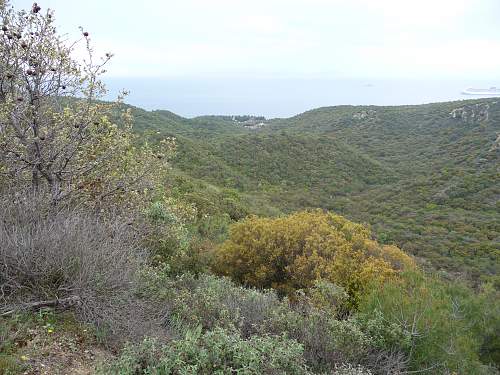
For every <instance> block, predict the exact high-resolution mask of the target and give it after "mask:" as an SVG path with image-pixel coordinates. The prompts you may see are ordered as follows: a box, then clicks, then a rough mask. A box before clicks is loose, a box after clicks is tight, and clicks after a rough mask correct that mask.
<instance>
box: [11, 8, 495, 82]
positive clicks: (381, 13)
mask: <svg viewBox="0 0 500 375" xmlns="http://www.w3.org/2000/svg"><path fill="white" fill-rule="evenodd" d="M11 3H12V4H13V5H14V6H15V7H16V8H23V7H24V8H26V7H30V5H31V4H32V1H27V0H13V1H11ZM38 3H39V5H40V6H42V8H44V9H46V8H47V7H48V8H52V9H54V10H55V11H56V22H57V24H58V25H60V30H62V31H64V32H65V33H68V34H69V35H70V36H73V35H75V36H76V35H77V33H78V26H83V27H84V28H85V30H87V31H88V32H89V33H90V34H91V37H92V39H93V42H94V44H95V46H96V51H98V52H100V53H104V52H108V51H109V52H112V53H114V55H115V57H114V59H113V62H112V64H111V65H110V67H109V75H110V76H112V77H160V78H173V77H174V78H179V77H213V76H245V77H253V76H255V77H261V78H266V77H285V78H287V77H312V78H373V79H376V78H381V79H383V78H394V79H398V78H412V79H435V78H440V79H442V78H449V79H455V78H462V79H463V78H469V79H497V78H498V77H500V22H499V20H500V1H499V0H376V1H375V0H182V1H179V0H177V1H171V0H143V1H129V0H120V1H118V0H85V1H74V0H40V1H38Z"/></svg>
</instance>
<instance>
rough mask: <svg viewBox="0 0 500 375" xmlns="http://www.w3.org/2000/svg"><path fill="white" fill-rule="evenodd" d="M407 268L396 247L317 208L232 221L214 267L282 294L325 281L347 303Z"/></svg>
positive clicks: (411, 264)
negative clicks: (339, 289)
mask: <svg viewBox="0 0 500 375" xmlns="http://www.w3.org/2000/svg"><path fill="white" fill-rule="evenodd" d="M408 267H414V262H413V260H412V259H411V258H410V257H409V256H408V255H406V254H405V253H404V252H403V251H401V250H400V249H399V248H397V247H396V246H382V245H380V244H378V243H377V242H376V241H373V240H372V239H371V233H370V230H369V229H368V228H366V227H365V226H363V225H361V224H356V223H353V222H351V221H349V220H347V219H345V218H344V217H342V216H339V215H335V214H333V213H329V212H323V211H321V210H315V211H302V212H297V213H294V214H292V215H289V216H286V217H280V218H259V217H255V216H253V217H249V218H247V219H246V220H244V221H241V222H239V223H236V224H234V225H233V227H232V228H231V231H230V236H229V239H228V240H227V241H226V242H224V243H223V244H222V245H221V246H220V247H219V248H218V250H217V253H216V261H215V265H214V269H215V271H216V272H218V273H219V274H222V275H226V276H229V277H231V278H232V279H234V280H236V281H238V282H240V283H242V284H245V285H249V286H254V287H257V288H269V287H271V288H274V289H276V290H278V291H279V292H280V293H281V294H284V295H292V294H293V293H294V292H295V291H296V290H299V289H307V288H310V287H312V286H313V285H314V283H315V282H316V281H318V280H326V281H329V282H331V283H333V284H335V285H338V286H341V287H343V288H344V289H345V290H346V291H347V293H348V294H349V297H350V302H351V303H352V304H356V303H357V300H358V298H359V296H360V294H361V293H363V291H364V290H365V289H366V287H367V286H368V285H369V284H371V283H372V282H378V281H384V280H386V279H390V278H394V277H395V276H396V275H397V273H398V272H399V271H401V270H403V269H406V268H408Z"/></svg>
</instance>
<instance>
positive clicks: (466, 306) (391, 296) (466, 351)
mask: <svg viewBox="0 0 500 375" xmlns="http://www.w3.org/2000/svg"><path fill="white" fill-rule="evenodd" d="M498 301H499V298H498V293H497V292H494V291H493V290H489V291H485V292H483V293H481V294H480V295H478V296H474V295H473V293H472V292H471V291H470V290H468V289H467V288H466V287H464V286H462V285H460V284H459V283H455V284H447V283H443V282H442V281H440V280H439V279H437V278H435V277H426V276H425V275H423V274H421V273H416V272H410V273H406V274H405V275H404V278H403V280H402V281H401V280H400V281H393V282H388V283H386V284H385V285H384V286H382V287H380V288H376V289H374V290H373V291H372V292H371V294H370V295H369V296H368V297H367V298H366V299H365V300H364V301H363V302H362V303H361V305H360V310H361V315H360V317H359V318H358V319H359V321H360V322H361V326H362V327H363V329H364V331H365V332H368V333H370V335H371V336H372V337H375V338H376V339H377V340H376V341H377V342H378V345H381V346H382V347H386V348H387V347H391V346H396V347H398V348H400V349H401V350H403V351H404V352H405V353H407V355H408V359H409V361H410V369H412V370H421V369H424V368H429V369H432V371H433V373H436V374H448V373H450V372H455V373H457V374H490V373H492V371H493V369H492V368H489V367H486V366H485V365H484V364H483V363H488V362H490V360H491V358H493V357H494V355H492V354H493V353H492V351H490V352H488V359H486V358H485V359H484V360H483V361H484V362H481V353H482V352H485V347H486V346H489V347H490V349H493V346H492V345H490V344H491V343H490V342H489V341H488V340H489V338H491V337H492V336H491V335H492V334H493V332H498V328H499V327H500V325H499V320H498V313H499V311H500V310H499V309H500V304H499V303H498ZM486 304H488V307H487V306H486ZM367 317H369V319H370V320H372V323H367V321H366V319H367ZM373 317H375V321H373ZM373 323H375V326H374V325H373ZM395 329H396V330H403V332H406V333H407V335H409V337H408V336H407V335H404V336H403V338H404V340H403V341H399V342H398V341H397V340H395V339H394V338H393V332H394V330H395ZM396 337H400V335H399V334H398V335H396ZM496 355H498V353H497V354H496ZM497 358H498V357H497ZM497 365H498V363H497Z"/></svg>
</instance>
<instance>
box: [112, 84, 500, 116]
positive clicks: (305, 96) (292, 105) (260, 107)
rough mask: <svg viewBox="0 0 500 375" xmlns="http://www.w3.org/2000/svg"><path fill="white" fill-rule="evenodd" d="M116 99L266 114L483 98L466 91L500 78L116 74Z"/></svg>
mask: <svg viewBox="0 0 500 375" xmlns="http://www.w3.org/2000/svg"><path fill="white" fill-rule="evenodd" d="M106 83H107V86H108V89H109V93H108V99H113V97H115V96H116V95H117V93H118V92H119V90H121V89H126V90H129V91H130V94H129V95H128V96H127V98H126V102H127V103H129V104H132V105H135V106H138V107H141V108H144V109H148V110H155V109H167V110H170V111H172V112H175V113H176V114H179V115H181V116H185V117H195V116H200V115H222V114H223V115H232V114H250V115H262V116H266V117H267V118H274V117H290V116H293V115H296V114H299V113H301V112H304V111H307V110H309V109H313V108H317V107H323V106H334V105H404V104H423V103H433V102H443V101H453V100H465V99H475V98H480V96H470V95H463V94H462V93H461V92H462V91H463V90H464V89H466V88H468V87H475V88H489V87H491V86H497V87H499V86H500V82H495V81H492V82H488V81H465V80H464V81H458V80H443V81H437V80H433V81H425V80H380V79H378V80H377V79H375V80H373V79H363V80H359V79H356V80H355V79H310V78H281V79H276V78H255V79H246V78H208V79H207V78H202V79H195V78H185V79H183V78H176V79H155V78H132V79H131V78H110V79H108V80H106Z"/></svg>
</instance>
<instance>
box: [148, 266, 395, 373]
mask: <svg viewBox="0 0 500 375" xmlns="http://www.w3.org/2000/svg"><path fill="white" fill-rule="evenodd" d="M144 276H145V279H144V282H145V288H144V289H143V293H146V294H149V295H152V296H155V297H156V298H161V301H164V302H163V303H165V304H166V305H167V311H168V314H167V316H166V318H167V328H168V330H169V331H170V332H177V333H179V334H181V335H182V334H183V333H184V332H186V331H190V330H194V329H196V328H197V327H201V328H202V329H203V330H204V331H212V330H214V329H216V328H222V329H225V330H228V331H238V332H239V334H240V335H241V336H242V337H243V338H249V337H254V336H268V335H271V336H283V335H286V336H287V337H288V338H290V339H294V340H296V341H297V342H299V343H300V344H301V345H302V346H303V348H304V358H305V361H306V363H307V365H308V366H309V367H310V368H311V369H312V370H314V371H318V372H322V371H333V369H334V368H336V366H338V365H340V364H342V363H346V362H349V363H358V364H362V365H364V366H365V367H367V368H372V369H374V370H377V371H382V370H383V369H384V368H385V369H386V370H387V371H389V369H390V370H395V369H400V368H403V367H404V359H402V358H401V356H400V355H399V354H397V355H396V354H394V353H398V348H397V347H391V348H390V349H389V350H387V351H386V350H385V349H381V348H380V345H379V344H377V342H378V341H380V340H379V339H378V338H376V337H374V338H372V337H371V336H370V335H369V334H367V333H365V332H364V331H363V329H362V326H360V325H359V323H358V321H357V320H356V319H347V320H337V318H336V315H335V313H334V312H333V311H332V309H331V307H330V306H328V307H327V308H325V309H321V308H318V307H315V306H314V300H315V298H317V296H318V295H320V294H322V293H321V291H322V290H324V289H325V286H324V285H323V286H322V287H321V288H320V289H319V290H318V291H316V292H315V293H314V296H311V297H310V299H309V297H306V298H304V296H303V297H301V298H298V299H296V301H295V302H294V303H290V302H289V301H288V300H286V299H285V300H283V299H280V298H278V296H277V294H276V292H275V291H272V290H264V291H258V290H254V289H246V288H243V287H241V286H237V285H235V284H234V283H233V282H231V281H230V280H228V279H225V278H218V277H215V276H210V275H200V276H199V277H198V278H195V277H193V276H190V275H183V276H179V277H176V278H173V279H172V278H170V277H169V276H168V271H167V272H165V270H164V269H163V270H162V269H158V270H153V269H150V270H149V271H148V272H147V273H146V274H145V275H144ZM329 289H331V288H329ZM326 294H327V296H328V295H329V294H328V293H326ZM160 296H161V297H160ZM322 300H324V298H323V299H322ZM372 325H373V324H372ZM367 332H368V330H367ZM395 337H396V333H393V335H392V336H391V338H393V339H394V341H396V338H395ZM376 340H378V341H376ZM391 353H392V354H391ZM377 373H378V372H377Z"/></svg>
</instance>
